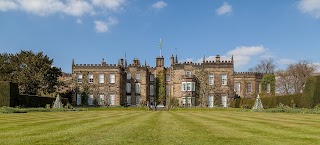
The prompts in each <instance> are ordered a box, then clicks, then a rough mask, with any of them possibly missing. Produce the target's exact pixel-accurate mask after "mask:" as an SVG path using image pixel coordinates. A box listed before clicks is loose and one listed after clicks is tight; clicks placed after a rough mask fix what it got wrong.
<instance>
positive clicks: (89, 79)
mask: <svg viewBox="0 0 320 145" xmlns="http://www.w3.org/2000/svg"><path fill="white" fill-rule="evenodd" d="M88 83H89V84H92V83H93V74H88Z"/></svg>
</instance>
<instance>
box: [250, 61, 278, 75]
mask: <svg viewBox="0 0 320 145" xmlns="http://www.w3.org/2000/svg"><path fill="white" fill-rule="evenodd" d="M275 68H276V64H275V61H274V59H272V58H269V59H262V60H260V62H259V63H258V64H257V65H256V66H255V67H253V68H250V69H249V71H251V72H258V73H263V74H268V73H274V71H275Z"/></svg>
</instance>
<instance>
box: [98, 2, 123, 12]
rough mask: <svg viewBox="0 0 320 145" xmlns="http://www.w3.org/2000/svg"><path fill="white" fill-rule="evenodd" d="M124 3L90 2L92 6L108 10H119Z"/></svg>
mask: <svg viewBox="0 0 320 145" xmlns="http://www.w3.org/2000/svg"><path fill="white" fill-rule="evenodd" d="M124 3H125V0H92V4H93V5H94V6H99V7H103V8H106V9H109V10H118V9H121V7H122V5H123V4H124Z"/></svg>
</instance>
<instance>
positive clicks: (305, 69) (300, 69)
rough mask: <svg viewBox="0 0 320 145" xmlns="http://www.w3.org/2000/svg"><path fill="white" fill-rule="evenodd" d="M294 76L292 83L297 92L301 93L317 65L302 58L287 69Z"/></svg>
mask: <svg viewBox="0 0 320 145" xmlns="http://www.w3.org/2000/svg"><path fill="white" fill-rule="evenodd" d="M287 71H288V73H289V75H290V77H291V78H292V85H293V89H294V92H295V93H301V92H302V91H303V89H304V86H305V84H306V82H307V79H308V78H309V77H311V76H312V74H313V73H314V72H315V71H316V66H315V65H313V64H312V63H311V62H310V61H308V60H301V61H299V62H298V63H296V64H291V65H289V66H288V69H287Z"/></svg>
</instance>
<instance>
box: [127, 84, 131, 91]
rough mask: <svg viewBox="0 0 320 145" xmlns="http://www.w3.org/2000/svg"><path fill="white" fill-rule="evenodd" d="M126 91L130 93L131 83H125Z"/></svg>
mask: <svg viewBox="0 0 320 145" xmlns="http://www.w3.org/2000/svg"><path fill="white" fill-rule="evenodd" d="M126 92H127V93H131V83H126Z"/></svg>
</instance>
